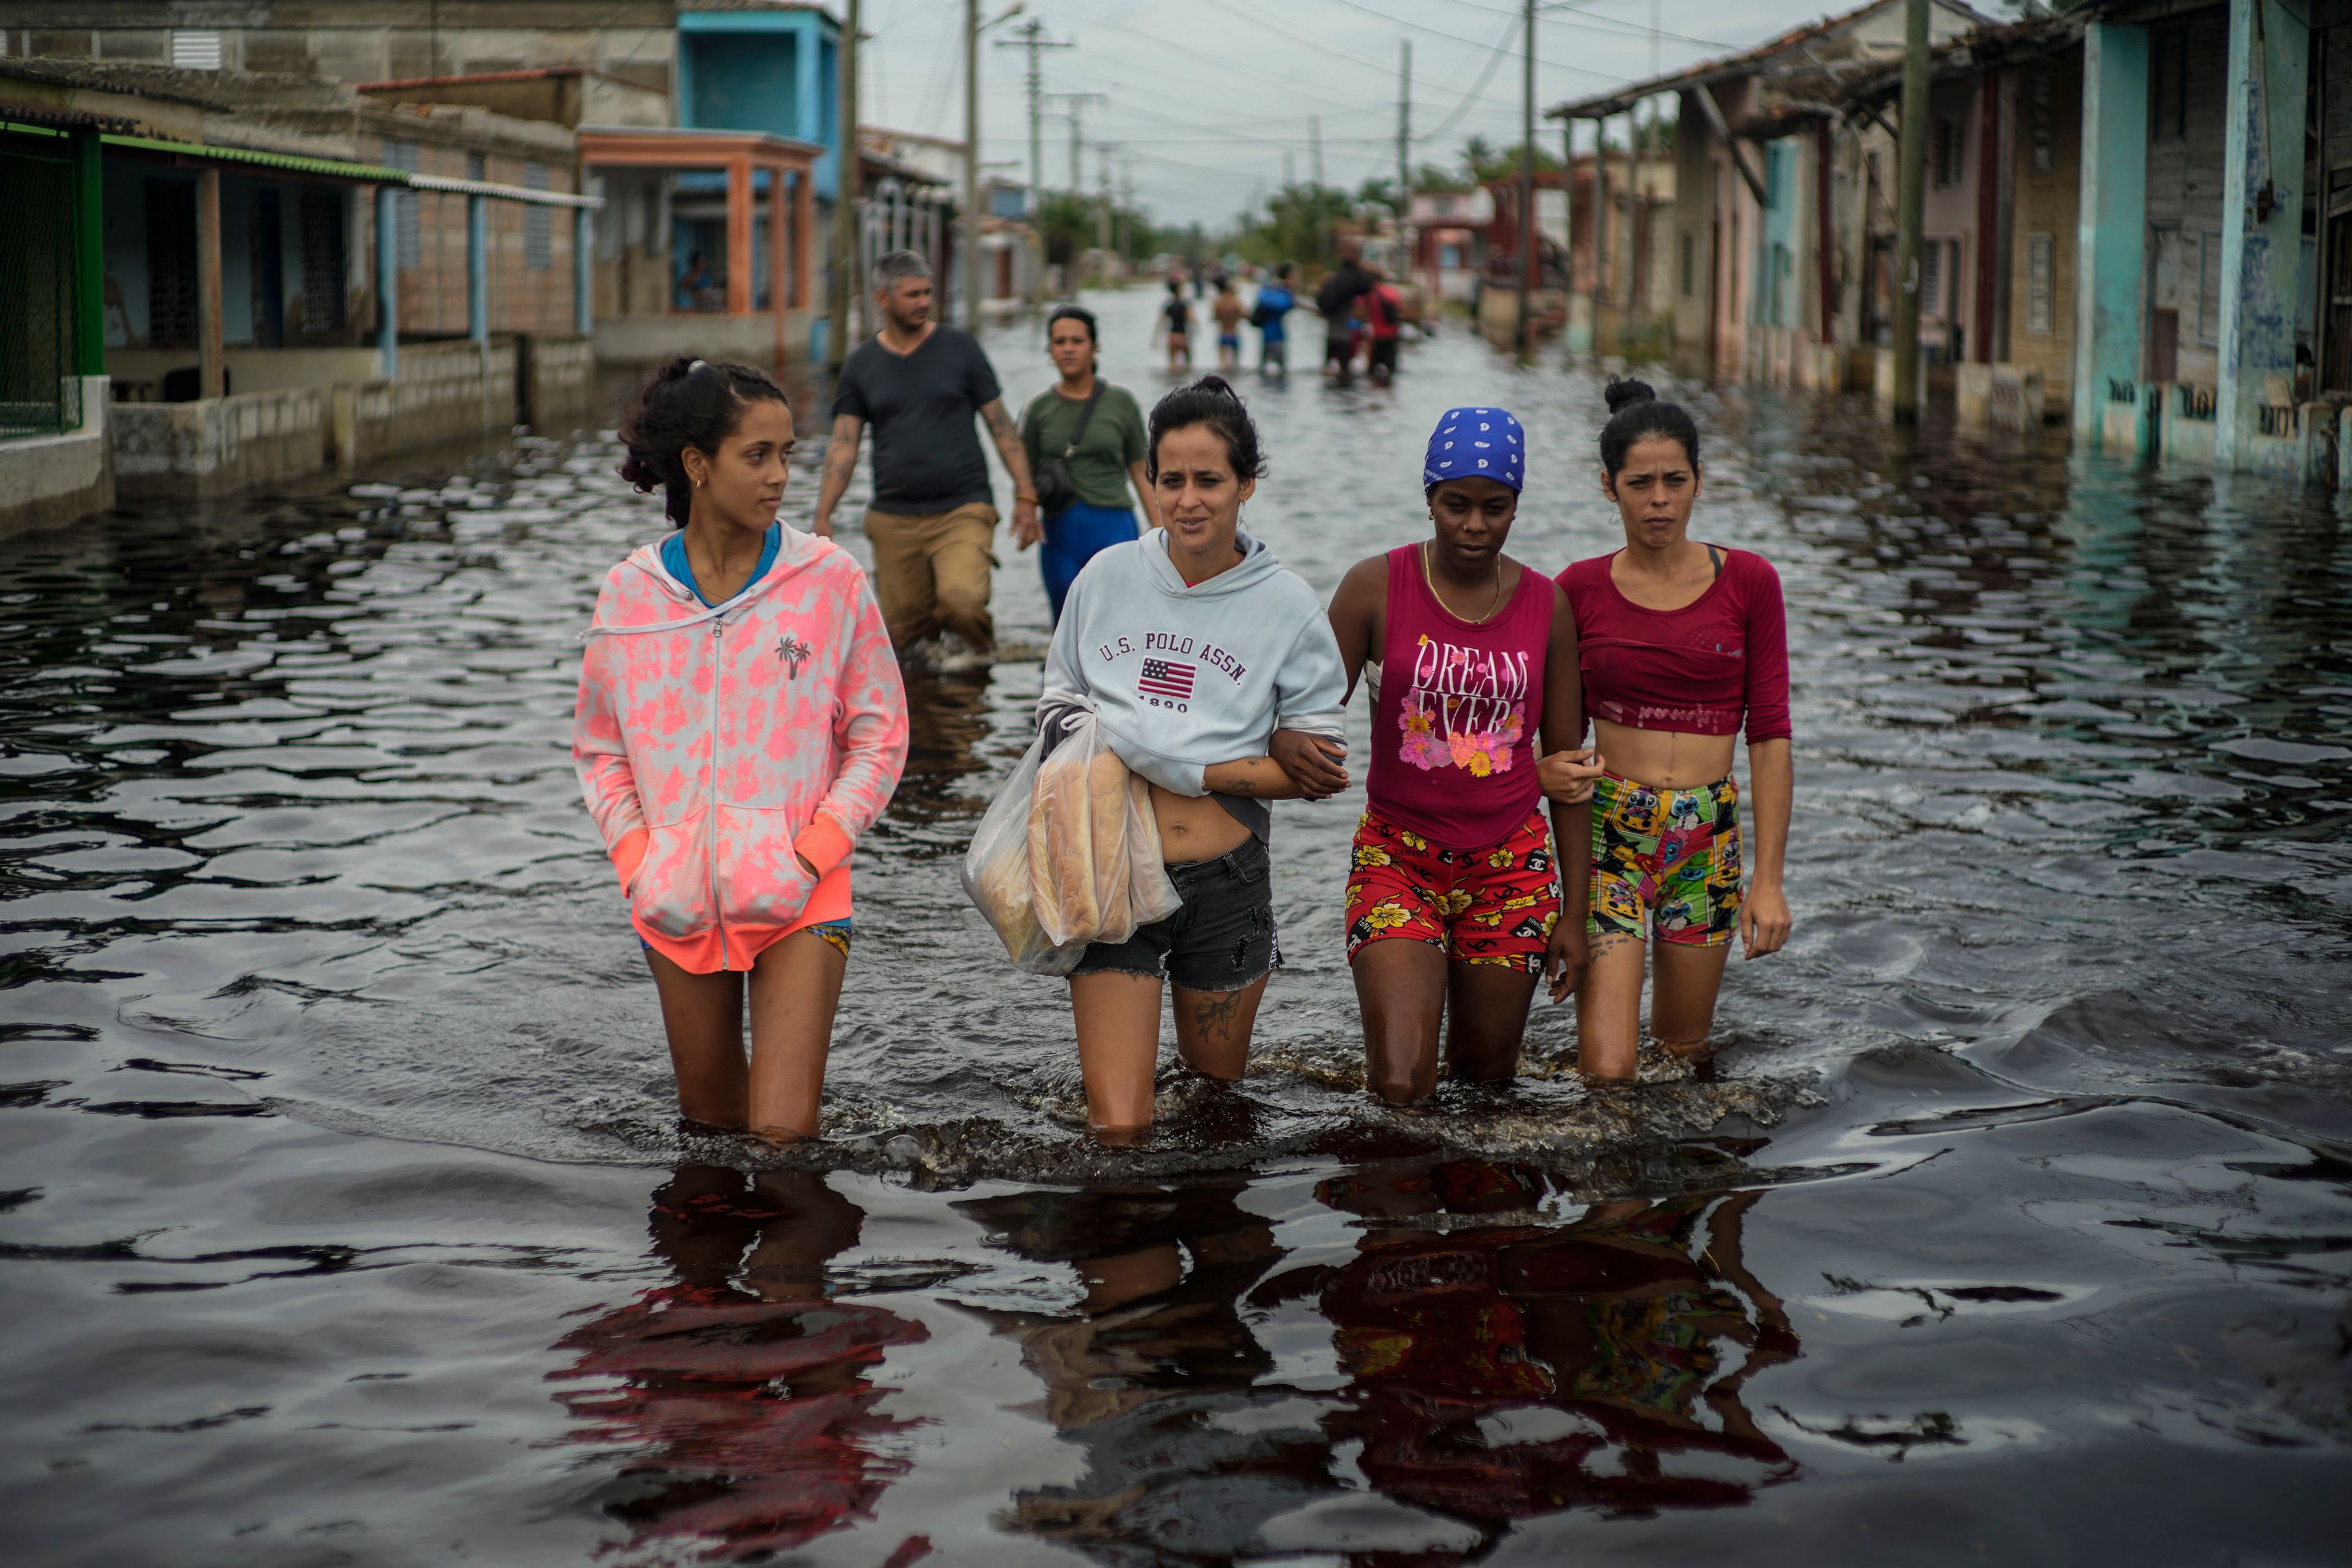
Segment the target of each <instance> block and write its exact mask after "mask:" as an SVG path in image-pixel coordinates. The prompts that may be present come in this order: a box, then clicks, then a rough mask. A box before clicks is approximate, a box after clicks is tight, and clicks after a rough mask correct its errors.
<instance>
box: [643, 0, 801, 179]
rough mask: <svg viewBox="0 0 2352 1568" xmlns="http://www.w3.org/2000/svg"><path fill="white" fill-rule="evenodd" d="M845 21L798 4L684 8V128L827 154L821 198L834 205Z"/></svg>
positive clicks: (680, 65) (680, 118) (679, 94)
mask: <svg viewBox="0 0 2352 1568" xmlns="http://www.w3.org/2000/svg"><path fill="white" fill-rule="evenodd" d="M840 48H841V24H840V23H839V22H837V21H836V20H835V19H834V16H833V15H832V13H830V12H828V11H826V10H824V8H823V7H821V6H817V5H793V4H790V3H785V4H773V5H762V6H760V7H758V8H749V7H744V6H740V5H724V6H710V7H698V6H696V5H691V4H689V5H680V6H679V7H678V11H677V70H676V77H675V81H676V88H675V92H676V102H677V123H678V125H679V126H680V128H682V129H685V130H690V131H757V132H764V133H765V134H767V135H770V136H781V137H782V138H783V139H784V140H786V141H788V142H814V144H815V145H817V146H818V147H821V148H823V149H824V152H823V153H820V154H819V155H818V157H817V161H816V195H817V199H818V200H819V201H821V202H824V203H827V204H830V203H831V202H832V201H833V198H834V192H835V190H836V189H837V188H838V182H839V179H840V169H841V157H840V142H841V100H840V88H839V83H840V79H841V70H840V64H839V52H840Z"/></svg>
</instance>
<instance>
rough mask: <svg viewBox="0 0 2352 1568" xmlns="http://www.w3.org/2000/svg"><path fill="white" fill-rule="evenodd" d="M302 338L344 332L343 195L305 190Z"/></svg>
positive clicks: (319, 189) (327, 190) (310, 187)
mask: <svg viewBox="0 0 2352 1568" xmlns="http://www.w3.org/2000/svg"><path fill="white" fill-rule="evenodd" d="M301 223H302V335H303V336H305V337H310V338H318V337H331V336H333V335H334V334H336V333H339V332H341V331H342V330H343V289H344V279H343V233H344V230H343V193H342V192H341V190H339V189H336V188H334V187H332V186H324V187H322V186H319V185H305V186H304V187H303V188H302V217H301Z"/></svg>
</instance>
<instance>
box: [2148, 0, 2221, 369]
mask: <svg viewBox="0 0 2352 1568" xmlns="http://www.w3.org/2000/svg"><path fill="white" fill-rule="evenodd" d="M2147 35H2148V47H2147V53H2148V63H2147V75H2148V85H2147V98H2148V108H2147V311H2148V332H2147V337H2148V342H2147V363H2146V366H2145V369H2144V372H2143V374H2145V375H2146V377H2147V379H2148V380H2150V381H2176V382H2186V383H2189V384H2192V385H2197V386H2205V387H2210V386H2212V385H2214V384H2215V383H2216V381H2217V380H2218V379H2219V376H2220V374H2221V357H2220V345H2221V229H2222V224H2221V210H2222V195H2223V186H2224V184H2226V172H2225V170H2224V168H2223V163H2224V159H2223V153H2224V152H2225V150H2226V144H2227V140H2228V135H2227V126H2226V124H2225V121H2226V111H2227V109H2228V106H2229V58H2230V13H2229V8H2228V7H2227V6H2225V5H2214V6H2210V7H2208V8H2207V9H2205V10H2201V11H2195V12H2191V13H2190V14H2189V15H2188V16H2183V17H2179V18H2178V19H2176V20H2172V21H2168V22H2163V23H2159V24H2156V25H2153V26H2149V27H2148V29H2147ZM2168 323H2169V324H2168ZM2168 334H2169V335H2170V336H2171V337H2172V338H2173V341H2174V342H2176V343H2177V345H2178V347H2177V350H2176V351H2175V353H2174V355H2173V363H2171V364H2169V365H2168V364H2166V363H2164V360H2165V357H2166V355H2165V348H2164V343H2165V340H2166V338H2167V336H2168Z"/></svg>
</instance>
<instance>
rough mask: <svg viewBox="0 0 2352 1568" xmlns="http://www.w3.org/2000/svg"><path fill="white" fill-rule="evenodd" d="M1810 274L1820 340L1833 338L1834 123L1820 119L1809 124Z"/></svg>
mask: <svg viewBox="0 0 2352 1568" xmlns="http://www.w3.org/2000/svg"><path fill="white" fill-rule="evenodd" d="M1813 137H1814V148H1813V152H1814V158H1813V274H1814V277H1815V278H1816V279H1818V280H1819V287H1820V289H1821V331H1820V336H1821V341H1822V342H1825V343H1830V342H1836V341H1837V330H1836V324H1837V308H1838V298H1837V218H1836V215H1835V213H1834V212H1833V211H1832V201H1831V187H1832V184H1833V183H1834V179H1835V175H1836V173H1837V126H1836V123H1835V122H1834V121H1828V120H1824V121H1820V122H1819V123H1818V124H1816V125H1815V126H1814V127H1813Z"/></svg>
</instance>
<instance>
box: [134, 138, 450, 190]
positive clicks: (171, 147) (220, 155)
mask: <svg viewBox="0 0 2352 1568" xmlns="http://www.w3.org/2000/svg"><path fill="white" fill-rule="evenodd" d="M100 141H101V142H104V143H105V144H106V145H107V146H109V147H120V148H121V149H122V150H123V151H125V152H129V153H170V154H173V155H174V156H177V157H182V158H198V159H203V160H205V162H207V163H255V164H258V165H260V166H261V167H263V168H266V169H284V170H286V171H287V172H288V173H289V174H323V175H326V176H328V177H330V178H331V179H338V180H362V181H365V182H367V183H368V184H377V185H404V184H409V178H408V174H407V172H406V171H405V170H402V169H385V168H380V167H378V166H377V165H375V164H373V163H344V162H342V161H341V160H340V159H335V158H304V157H299V156H297V155H296V154H294V153H257V152H255V151H253V150H252V149H251V148H248V147H213V146H207V145H205V144H204V143H203V142H166V141H164V140H163V139H162V138H161V137H156V136H103V137H100Z"/></svg>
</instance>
